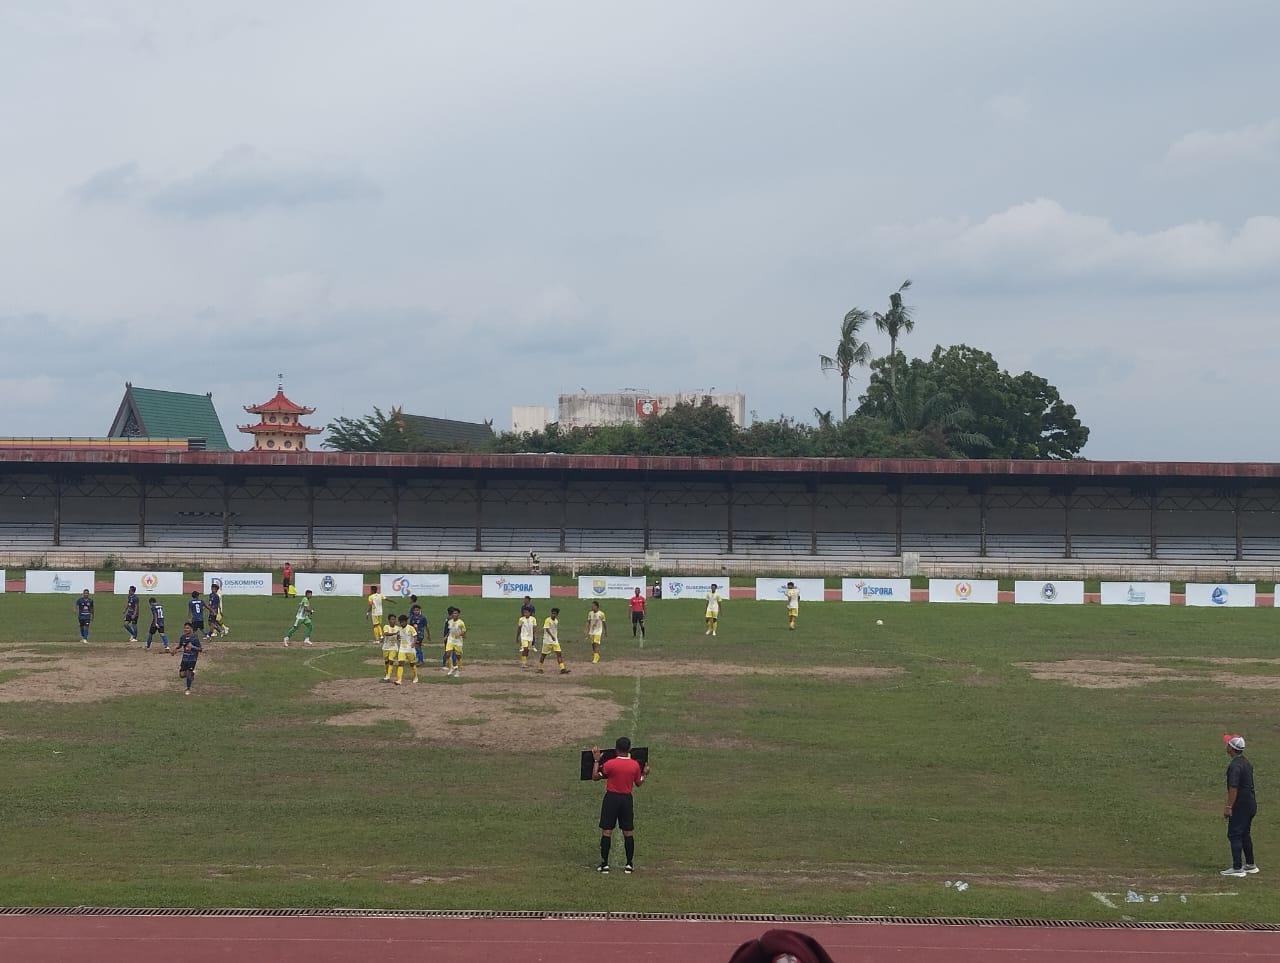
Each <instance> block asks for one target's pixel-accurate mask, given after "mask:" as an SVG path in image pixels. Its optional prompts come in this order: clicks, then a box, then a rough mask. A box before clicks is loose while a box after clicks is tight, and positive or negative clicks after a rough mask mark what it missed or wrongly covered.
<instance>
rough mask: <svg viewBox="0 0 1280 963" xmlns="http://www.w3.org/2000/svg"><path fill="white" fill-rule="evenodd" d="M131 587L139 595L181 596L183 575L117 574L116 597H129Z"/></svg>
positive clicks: (178, 573) (158, 573)
mask: <svg viewBox="0 0 1280 963" xmlns="http://www.w3.org/2000/svg"><path fill="white" fill-rule="evenodd" d="M130 585H132V586H134V587H135V588H136V589H137V590H138V594H139V595H181V594H182V573H181V572H116V578H115V585H114V590H115V594H116V595H128V594H129V586H130Z"/></svg>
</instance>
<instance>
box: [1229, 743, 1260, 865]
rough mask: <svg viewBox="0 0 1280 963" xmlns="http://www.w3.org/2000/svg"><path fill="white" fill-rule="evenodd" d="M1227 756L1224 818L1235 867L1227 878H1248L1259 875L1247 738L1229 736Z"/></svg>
mask: <svg viewBox="0 0 1280 963" xmlns="http://www.w3.org/2000/svg"><path fill="white" fill-rule="evenodd" d="M1222 741H1223V742H1224V743H1225V744H1226V747H1227V755H1228V756H1230V757H1231V762H1230V763H1228V764H1227V803H1226V805H1225V806H1223V807H1222V815H1223V817H1224V818H1225V819H1226V820H1227V840H1228V841H1229V842H1230V843H1231V866H1230V867H1228V868H1227V869H1224V870H1223V871H1222V875H1223V876H1248V875H1249V874H1250V873H1256V872H1257V871H1258V867H1257V866H1256V865H1255V864H1254V862H1253V837H1252V836H1251V835H1250V834H1249V829H1250V827H1251V826H1252V824H1253V817H1254V814H1256V813H1257V811H1258V801H1257V799H1256V798H1255V797H1254V794H1253V765H1252V763H1250V762H1249V760H1248V759H1246V758H1245V757H1244V737H1243V736H1233V735H1230V734H1228V735H1225V736H1223V737H1222Z"/></svg>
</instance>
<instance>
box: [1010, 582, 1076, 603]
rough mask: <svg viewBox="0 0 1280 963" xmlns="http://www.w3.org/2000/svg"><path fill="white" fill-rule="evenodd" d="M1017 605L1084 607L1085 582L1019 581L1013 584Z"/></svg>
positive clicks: (1014, 600) (1014, 598)
mask: <svg viewBox="0 0 1280 963" xmlns="http://www.w3.org/2000/svg"><path fill="white" fill-rule="evenodd" d="M1013 602H1014V604H1015V605H1084V582H1059V581H1057V580H1054V579H1050V580H1048V581H1045V580H1044V579H1025V580H1023V579H1019V580H1018V581H1016V582H1014V583H1013Z"/></svg>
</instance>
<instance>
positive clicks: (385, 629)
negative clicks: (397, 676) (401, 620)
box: [382, 619, 400, 682]
mask: <svg viewBox="0 0 1280 963" xmlns="http://www.w3.org/2000/svg"><path fill="white" fill-rule="evenodd" d="M399 661H400V626H398V625H396V624H395V622H393V621H391V620H390V619H388V620H387V624H386V625H384V626H382V665H383V668H385V669H386V672H385V673H384V674H383V676H382V681H383V682H390V681H391V676H392V674H393V673H394V672H395V671H396V663H397V662H399Z"/></svg>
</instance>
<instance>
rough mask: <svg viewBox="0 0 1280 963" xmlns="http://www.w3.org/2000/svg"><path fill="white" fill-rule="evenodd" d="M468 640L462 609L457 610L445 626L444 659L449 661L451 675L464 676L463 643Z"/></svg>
mask: <svg viewBox="0 0 1280 963" xmlns="http://www.w3.org/2000/svg"><path fill="white" fill-rule="evenodd" d="M466 638H467V623H466V622H464V621H462V609H459V608H455V609H454V610H453V614H452V615H451V616H450V618H449V621H448V622H446V623H445V624H444V657H445V658H446V659H448V660H449V663H450V665H449V672H448V674H449V675H452V676H459V675H461V674H462V643H463V642H465V641H466Z"/></svg>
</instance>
